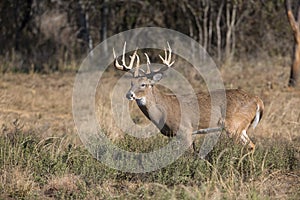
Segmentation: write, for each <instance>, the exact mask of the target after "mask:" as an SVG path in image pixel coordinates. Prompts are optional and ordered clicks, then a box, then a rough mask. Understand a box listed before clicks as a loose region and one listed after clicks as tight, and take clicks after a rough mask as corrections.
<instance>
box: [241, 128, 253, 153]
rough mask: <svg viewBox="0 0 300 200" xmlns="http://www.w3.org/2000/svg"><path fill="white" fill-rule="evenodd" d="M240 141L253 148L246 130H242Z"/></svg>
mask: <svg viewBox="0 0 300 200" xmlns="http://www.w3.org/2000/svg"><path fill="white" fill-rule="evenodd" d="M241 141H242V143H243V144H244V145H246V144H248V146H249V147H250V149H251V150H254V148H255V144H254V143H253V142H252V141H251V139H250V138H249V136H248V135H247V131H246V130H242V134H241Z"/></svg>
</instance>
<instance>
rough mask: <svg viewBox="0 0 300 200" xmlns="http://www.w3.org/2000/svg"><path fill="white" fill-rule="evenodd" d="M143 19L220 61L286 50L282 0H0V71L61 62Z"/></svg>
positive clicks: (48, 68)
mask: <svg viewBox="0 0 300 200" xmlns="http://www.w3.org/2000/svg"><path fill="white" fill-rule="evenodd" d="M294 2H296V1H294ZM145 26H159V27H165V28H170V29H174V30H177V31H179V32H182V33H184V34H186V35H188V36H190V37H192V38H194V39H195V40H197V41H198V42H199V43H200V44H202V45H203V46H204V47H205V48H206V49H207V51H208V52H209V53H210V54H211V55H212V56H213V57H214V59H215V60H216V61H219V63H221V62H226V61H230V60H232V59H244V58H246V59H249V58H250V59H252V58H257V59H263V58H266V57H272V56H286V55H287V54H288V55H290V54H291V52H292V44H293V38H292V35H291V30H290V27H289V24H288V21H287V18H286V13H285V7H284V2H283V1H282V0H276V1H274V0H256V1H248V0H193V1H192V0H182V1H176V0H161V1H157V0H143V1H140V0H99V1H87V0H82V1H74V0H42V1H39V0H22V1H21V0H1V2H0V27H1V28H0V30H1V31H0V46H1V48H0V57H1V60H2V64H1V65H2V71H7V70H17V71H24V72H28V71H30V70H34V71H40V72H48V71H55V70H59V69H63V67H64V66H69V65H71V64H76V63H79V62H80V61H81V59H82V58H84V57H85V56H86V55H87V53H88V52H89V50H90V49H92V48H93V47H95V46H96V45H97V44H98V43H99V42H101V41H103V40H105V38H107V37H110V36H112V35H114V34H116V33H119V32H122V31H125V30H128V29H132V28H137V27H145Z"/></svg>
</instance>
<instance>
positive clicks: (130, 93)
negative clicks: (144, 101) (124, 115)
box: [126, 91, 135, 100]
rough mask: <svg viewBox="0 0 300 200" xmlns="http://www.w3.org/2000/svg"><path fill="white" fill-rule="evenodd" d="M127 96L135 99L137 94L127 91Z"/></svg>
mask: <svg viewBox="0 0 300 200" xmlns="http://www.w3.org/2000/svg"><path fill="white" fill-rule="evenodd" d="M126 98H127V99H129V100H134V99H135V94H134V93H133V92H132V91H129V92H127V94H126Z"/></svg>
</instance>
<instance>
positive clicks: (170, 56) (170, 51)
mask: <svg viewBox="0 0 300 200" xmlns="http://www.w3.org/2000/svg"><path fill="white" fill-rule="evenodd" d="M167 44H168V48H169V57H168V63H170V62H171V59H172V49H171V47H170V44H169V42H167ZM174 62H175V61H173V63H171V65H173V64H174Z"/></svg>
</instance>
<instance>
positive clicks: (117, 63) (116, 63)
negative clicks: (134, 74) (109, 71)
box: [113, 48, 124, 70]
mask: <svg viewBox="0 0 300 200" xmlns="http://www.w3.org/2000/svg"><path fill="white" fill-rule="evenodd" d="M113 54H114V59H115V67H116V68H117V69H119V70H123V69H124V67H123V66H122V65H120V64H119V62H118V59H117V56H116V52H115V49H114V48H113Z"/></svg>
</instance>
